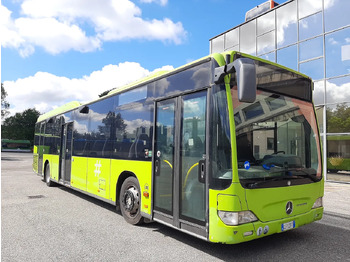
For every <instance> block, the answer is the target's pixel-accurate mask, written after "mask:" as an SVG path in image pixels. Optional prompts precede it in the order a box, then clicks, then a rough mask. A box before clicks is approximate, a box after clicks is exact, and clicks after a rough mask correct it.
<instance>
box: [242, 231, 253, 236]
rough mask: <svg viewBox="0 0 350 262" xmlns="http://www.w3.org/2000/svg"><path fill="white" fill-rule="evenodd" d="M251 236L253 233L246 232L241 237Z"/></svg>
mask: <svg viewBox="0 0 350 262" xmlns="http://www.w3.org/2000/svg"><path fill="white" fill-rule="evenodd" d="M251 235H253V231H247V232H244V233H243V236H245V237H248V236H251Z"/></svg>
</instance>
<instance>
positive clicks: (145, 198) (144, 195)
mask: <svg viewBox="0 0 350 262" xmlns="http://www.w3.org/2000/svg"><path fill="white" fill-rule="evenodd" d="M123 172H128V173H130V174H134V175H135V176H136V178H137V180H138V181H139V184H140V191H141V212H142V213H144V214H148V215H151V198H152V187H151V183H152V162H151V161H130V160H115V159H112V160H111V189H110V200H112V201H113V202H116V189H117V187H116V185H117V182H118V178H119V175H120V174H122V173H123ZM118 199H119V196H118Z"/></svg>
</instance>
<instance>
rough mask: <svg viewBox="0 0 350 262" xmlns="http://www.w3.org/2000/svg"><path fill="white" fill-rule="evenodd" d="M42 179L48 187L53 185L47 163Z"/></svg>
mask: <svg viewBox="0 0 350 262" xmlns="http://www.w3.org/2000/svg"><path fill="white" fill-rule="evenodd" d="M44 181H45V183H46V185H47V186H48V187H52V186H53V185H54V182H52V181H51V179H50V165H49V164H47V166H46V168H45V174H44Z"/></svg>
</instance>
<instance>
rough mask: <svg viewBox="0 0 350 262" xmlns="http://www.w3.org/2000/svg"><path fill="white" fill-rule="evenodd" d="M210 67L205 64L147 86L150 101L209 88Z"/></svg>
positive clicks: (209, 64) (208, 64)
mask: <svg viewBox="0 0 350 262" xmlns="http://www.w3.org/2000/svg"><path fill="white" fill-rule="evenodd" d="M210 66H211V63H203V64H200V65H198V66H194V67H192V68H189V69H187V70H184V71H182V72H179V73H177V74H175V75H171V76H169V77H166V78H162V79H160V80H158V81H156V82H154V83H152V84H149V85H147V86H148V94H147V97H148V99H149V100H151V99H154V98H160V97H169V96H173V95H176V94H180V93H182V92H185V91H191V90H195V89H199V88H203V87H207V86H209V85H210V83H211V79H212V71H211V67H210Z"/></svg>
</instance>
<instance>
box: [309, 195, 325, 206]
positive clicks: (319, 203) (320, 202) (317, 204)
mask: <svg viewBox="0 0 350 262" xmlns="http://www.w3.org/2000/svg"><path fill="white" fill-rule="evenodd" d="M318 207H323V198H322V197H319V198H317V199H316V201H315V203H314V205H313V206H312V208H318Z"/></svg>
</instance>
